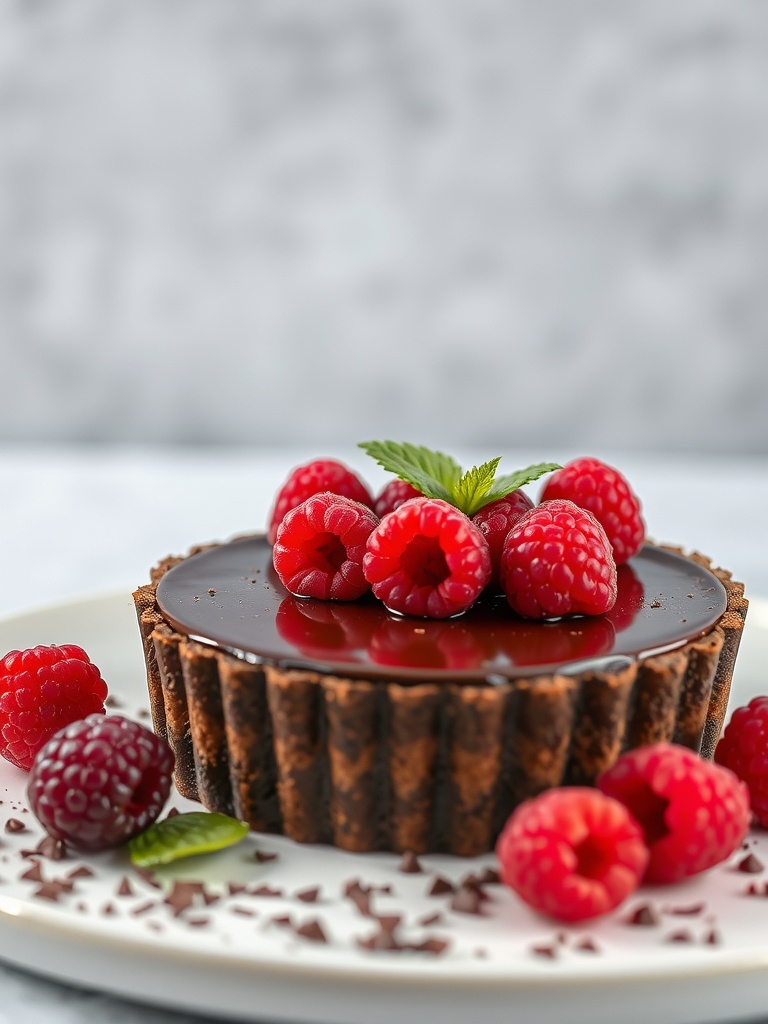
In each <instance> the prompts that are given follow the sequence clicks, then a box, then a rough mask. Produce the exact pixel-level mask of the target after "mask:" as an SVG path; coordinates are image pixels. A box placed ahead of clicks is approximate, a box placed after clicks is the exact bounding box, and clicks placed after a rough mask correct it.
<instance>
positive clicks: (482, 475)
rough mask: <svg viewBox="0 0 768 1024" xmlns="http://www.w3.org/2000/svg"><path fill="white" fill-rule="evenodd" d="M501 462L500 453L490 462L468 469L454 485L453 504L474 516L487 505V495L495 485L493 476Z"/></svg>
mask: <svg viewBox="0 0 768 1024" xmlns="http://www.w3.org/2000/svg"><path fill="white" fill-rule="evenodd" d="M500 462H501V456H500V455H498V456H497V457H496V458H495V459H491V460H490V462H484V463H483V464H482V465H481V466H473V467H472V469H468V470H467V471H466V473H464V475H463V476H462V477H461V478H460V479H459V480H457V481H456V483H455V484H454V486H453V498H452V501H451V504H452V505H455V506H456V507H457V508H459V509H461V511H462V512H464V513H465V515H468V516H473V515H474V514H475V512H477V511H478V509H481V508H482V507H483V505H487V503H488V500H489V499H488V497H487V495H488V493H489V491H490V490H491V488H492V486H493V478H494V476H495V475H496V469H497V468H498V465H499V463H500Z"/></svg>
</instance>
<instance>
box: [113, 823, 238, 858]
mask: <svg viewBox="0 0 768 1024" xmlns="http://www.w3.org/2000/svg"><path fill="white" fill-rule="evenodd" d="M248 832H249V828H248V825H247V824H246V823H245V822H244V821H238V820H237V819H236V818H230V817H228V816H227V815H226V814H216V813H213V812H211V813H209V812H207V811H190V812H189V813H188V814H176V815H174V816H173V817H171V818H163V820H162V821H156V822H155V823H154V825H150V826H149V828H148V829H147V830H146V831H144V832H140V833H139V835H137V836H134V837H133V839H131V840H130V842H129V843H128V849H129V851H130V855H131V860H132V862H133V863H134V864H135V865H136V866H137V867H140V868H153V867H158V866H159V865H160V864H170V863H171V862H172V861H174V860H180V859H181V858H182V857H192V856H195V855H196V854H198V853H212V852H213V851H214V850H223V849H224V847H226V846H234V844H235V843H239V842H240V840H241V839H243V838H245V836H247V835H248Z"/></svg>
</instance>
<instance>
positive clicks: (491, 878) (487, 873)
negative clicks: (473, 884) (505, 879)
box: [480, 868, 501, 885]
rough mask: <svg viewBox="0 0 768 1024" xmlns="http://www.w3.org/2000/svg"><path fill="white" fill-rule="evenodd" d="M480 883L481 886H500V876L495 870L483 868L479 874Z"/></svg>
mask: <svg viewBox="0 0 768 1024" xmlns="http://www.w3.org/2000/svg"><path fill="white" fill-rule="evenodd" d="M480 881H481V883H482V884H483V885H501V875H500V874H499V872H498V871H497V870H496V868H484V869H483V871H482V872H481V873H480Z"/></svg>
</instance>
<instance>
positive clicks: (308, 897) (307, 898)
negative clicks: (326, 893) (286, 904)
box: [294, 885, 320, 903]
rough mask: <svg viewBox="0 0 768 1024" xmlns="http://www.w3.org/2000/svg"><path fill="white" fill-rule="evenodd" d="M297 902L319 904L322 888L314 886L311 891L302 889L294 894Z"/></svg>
mask: <svg viewBox="0 0 768 1024" xmlns="http://www.w3.org/2000/svg"><path fill="white" fill-rule="evenodd" d="M294 896H295V897H296V899H297V900H301V902H302V903H317V900H318V898H319V896H320V887H319V886H317V885H313V886H312V888H311V889H301V890H299V892H296V893H294Z"/></svg>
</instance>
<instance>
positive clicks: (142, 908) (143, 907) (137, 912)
mask: <svg viewBox="0 0 768 1024" xmlns="http://www.w3.org/2000/svg"><path fill="white" fill-rule="evenodd" d="M156 906H157V903H156V902H155V900H147V901H146V903H140V904H139V905H138V907H134V908H133V910H132V911H131V913H132V914H133V916H134V917H140V916H141V915H142V914H146V913H147V912H148V911H150V910H152V908H153V907H156Z"/></svg>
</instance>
